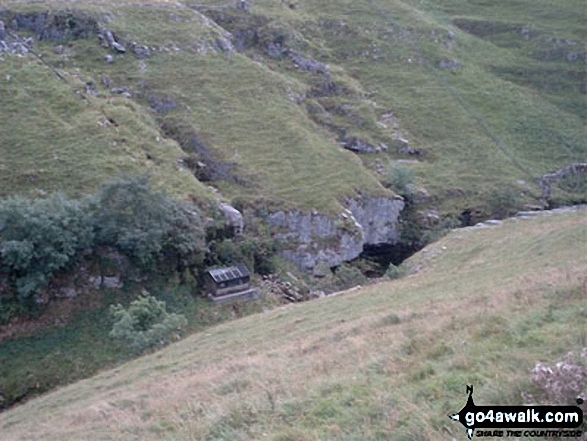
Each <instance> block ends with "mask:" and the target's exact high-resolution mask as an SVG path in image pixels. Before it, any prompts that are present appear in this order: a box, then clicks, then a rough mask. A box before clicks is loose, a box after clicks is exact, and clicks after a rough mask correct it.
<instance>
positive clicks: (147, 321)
mask: <svg viewBox="0 0 587 441" xmlns="http://www.w3.org/2000/svg"><path fill="white" fill-rule="evenodd" d="M110 312H111V314H112V317H113V318H114V325H113V326H112V331H110V337H112V338H116V339H118V340H121V341H122V342H123V343H125V344H126V345H128V346H129V347H131V348H132V349H133V350H135V351H137V352H143V351H145V350H146V349H149V348H152V347H154V346H163V345H166V344H169V343H170V342H171V341H172V340H173V339H178V338H179V335H180V334H179V332H180V331H181V328H183V327H185V326H187V320H186V318H185V317H184V316H183V315H179V314H174V313H168V312H167V310H166V307H165V302H162V301H160V300H157V299H156V298H155V297H153V296H151V295H149V293H148V292H147V291H143V294H142V295H141V296H140V297H139V298H138V299H137V300H135V301H133V302H131V304H130V305H129V307H128V308H124V307H123V306H122V305H120V304H118V305H112V306H110Z"/></svg>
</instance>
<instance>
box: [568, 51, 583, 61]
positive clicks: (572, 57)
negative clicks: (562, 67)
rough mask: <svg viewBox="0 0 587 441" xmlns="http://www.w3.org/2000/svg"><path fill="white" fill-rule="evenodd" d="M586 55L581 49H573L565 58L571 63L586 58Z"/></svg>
mask: <svg viewBox="0 0 587 441" xmlns="http://www.w3.org/2000/svg"><path fill="white" fill-rule="evenodd" d="M585 55H587V54H583V52H581V51H571V52H568V53H567V54H566V55H565V58H566V60H567V61H568V62H569V63H575V62H576V61H579V60H580V59H582V58H584V56H585Z"/></svg>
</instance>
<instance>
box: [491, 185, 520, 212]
mask: <svg viewBox="0 0 587 441" xmlns="http://www.w3.org/2000/svg"><path fill="white" fill-rule="evenodd" d="M488 203H489V209H490V211H491V213H490V214H491V216H493V217H495V218H498V219H504V218H506V217H509V216H512V215H514V214H516V212H517V211H518V207H519V206H520V196H519V194H518V192H517V191H516V190H514V189H512V188H506V189H505V190H501V191H497V190H495V191H493V192H492V193H491V194H490V195H489V199H488Z"/></svg>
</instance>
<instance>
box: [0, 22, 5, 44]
mask: <svg viewBox="0 0 587 441" xmlns="http://www.w3.org/2000/svg"><path fill="white" fill-rule="evenodd" d="M5 38H6V28H5V27H4V22H3V21H2V20H0V40H4V39H5Z"/></svg>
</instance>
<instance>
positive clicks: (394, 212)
mask: <svg viewBox="0 0 587 441" xmlns="http://www.w3.org/2000/svg"><path fill="white" fill-rule="evenodd" d="M348 207H349V209H350V211H351V212H352V214H353V216H354V218H355V219H356V220H357V222H358V223H359V224H360V225H361V227H362V229H363V234H364V241H365V244H368V245H377V244H384V243H385V244H395V243H397V242H398V241H399V231H398V225H397V221H398V218H399V214H400V212H401V210H403V208H404V200H403V199H402V198H401V197H399V196H398V197H382V196H380V197H367V198H363V199H351V200H350V201H349V202H348Z"/></svg>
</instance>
